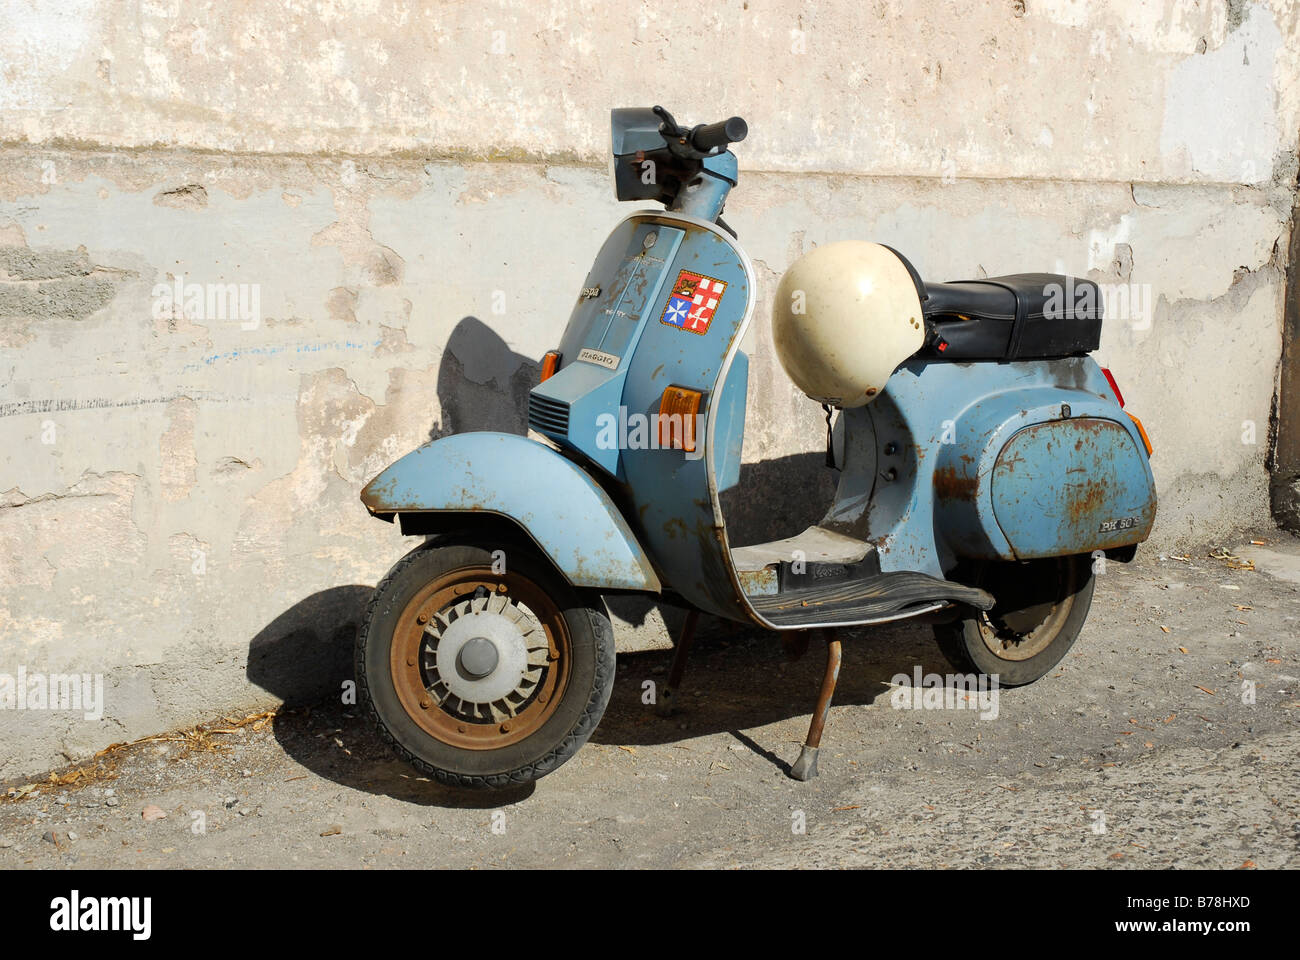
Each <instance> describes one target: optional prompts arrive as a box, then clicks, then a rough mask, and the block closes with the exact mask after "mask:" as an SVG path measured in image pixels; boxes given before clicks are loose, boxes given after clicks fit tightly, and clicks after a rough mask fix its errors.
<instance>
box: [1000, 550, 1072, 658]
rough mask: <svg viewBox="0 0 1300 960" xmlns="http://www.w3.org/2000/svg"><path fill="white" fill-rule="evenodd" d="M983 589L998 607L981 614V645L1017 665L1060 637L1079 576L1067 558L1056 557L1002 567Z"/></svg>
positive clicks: (1040, 651)
mask: <svg viewBox="0 0 1300 960" xmlns="http://www.w3.org/2000/svg"><path fill="white" fill-rule="evenodd" d="M990 581H991V582H990ZM985 586H986V587H987V588H988V589H989V590H990V591H991V592H992V593H993V595H994V596H995V597H997V598H998V603H997V606H995V607H994V608H993V609H992V610H987V611H984V612H982V613H981V614H980V617H979V620H978V621H977V623H978V624H979V632H980V639H981V640H982V641H983V642H984V646H985V647H986V648H988V650H989V652H990V653H992V654H993V655H994V656H995V657H997V658H998V659H999V660H1008V661H1012V662H1019V661H1023V660H1028V659H1029V658H1030V657H1034V656H1037V655H1038V654H1040V653H1042V652H1043V651H1044V650H1046V649H1047V648H1048V647H1049V646H1050V645H1051V644H1052V641H1054V640H1055V639H1056V638H1057V636H1058V635H1059V634H1060V632H1061V628H1062V627H1063V626H1064V625H1065V622H1066V620H1067V618H1068V617H1069V615H1070V608H1071V607H1072V606H1073V604H1074V595H1075V594H1076V593H1077V592H1078V589H1079V575H1078V570H1077V568H1076V566H1075V564H1073V563H1071V562H1070V560H1069V558H1066V557H1058V558H1053V559H1051V560H1042V561H1037V562H1033V563H1029V564H1016V565H1006V566H1003V567H1002V568H1001V569H1000V570H999V571H998V572H997V573H996V574H993V575H991V576H989V577H987V578H986V583H985Z"/></svg>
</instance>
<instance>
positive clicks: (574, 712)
mask: <svg viewBox="0 0 1300 960" xmlns="http://www.w3.org/2000/svg"><path fill="white" fill-rule="evenodd" d="M494 560H495V561H500V560H504V564H502V563H499V562H497V563H494ZM356 669H357V681H358V686H359V687H360V688H361V691H362V698H363V702H364V703H366V704H367V705H368V708H369V711H370V713H371V717H372V719H373V720H374V721H375V723H376V725H377V726H378V729H379V732H380V735H381V736H383V738H384V739H385V740H386V741H388V743H389V744H391V745H392V746H393V748H394V749H395V750H396V751H397V753H398V755H399V756H401V757H402V758H403V759H405V760H406V761H408V762H409V763H411V764H412V765H413V766H414V767H416V768H417V769H418V770H420V771H421V772H423V773H426V774H428V775H430V776H432V777H435V778H436V779H438V780H439V781H441V782H443V783H448V784H452V785H455V786H462V787H506V786H511V785H516V784H521V783H527V782H529V781H532V780H536V779H537V778H538V777H541V776H543V775H545V774H547V773H549V772H550V771H552V770H554V769H555V768H556V767H558V766H559V765H560V764H562V763H563V762H564V761H565V760H567V759H569V757H571V756H573V754H574V753H576V752H577V751H578V748H579V747H581V746H582V745H583V744H584V743H585V742H586V741H587V739H588V738H589V737H590V736H591V734H592V731H594V730H595V728H596V724H597V723H599V722H600V718H601V715H602V714H603V713H604V712H605V706H606V704H607V703H608V702H609V695H610V691H611V689H612V688H613V682H614V638H613V632H612V630H611V628H610V625H609V619H608V618H607V616H606V615H605V611H604V605H603V603H601V601H600V600H599V598H595V599H594V601H593V599H592V598H590V597H583V596H582V595H580V594H579V593H578V592H577V591H575V590H574V589H573V588H572V587H570V586H569V585H568V584H566V583H565V582H564V581H563V580H561V579H560V578H559V577H558V576H557V575H556V574H555V573H554V572H553V571H552V570H551V568H550V565H549V564H547V563H546V562H545V560H543V559H542V558H540V557H538V556H536V555H535V553H534V552H533V551H532V550H530V549H529V548H526V547H518V546H516V547H510V548H508V549H507V550H505V552H504V554H497V555H495V557H494V554H493V552H492V551H491V550H488V549H486V548H484V547H481V546H474V545H468V544H445V543H436V542H435V543H433V544H426V545H424V546H421V547H418V548H416V549H415V550H413V551H411V552H410V553H409V554H407V555H406V556H405V557H403V558H402V559H401V560H399V561H398V562H397V564H396V566H394V567H393V569H392V570H391V571H390V572H389V574H388V576H386V577H385V578H384V580H383V582H382V583H380V585H379V586H378V587H377V588H376V590H375V594H374V596H373V597H372V598H371V601H370V606H369V608H368V610H367V614H366V620H365V623H364V624H363V625H362V628H361V631H360V633H359V634H358V637H357V649H356Z"/></svg>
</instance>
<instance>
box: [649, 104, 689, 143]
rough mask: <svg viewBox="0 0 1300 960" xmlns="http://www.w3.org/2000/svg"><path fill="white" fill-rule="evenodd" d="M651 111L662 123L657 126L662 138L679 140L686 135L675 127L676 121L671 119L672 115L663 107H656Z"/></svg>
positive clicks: (679, 128)
mask: <svg viewBox="0 0 1300 960" xmlns="http://www.w3.org/2000/svg"><path fill="white" fill-rule="evenodd" d="M651 109H652V110H653V112H654V115H655V116H656V117H658V118H659V119H660V120H661V121H662V122H661V123H660V124H659V133H660V134H661V135H662V136H665V137H674V138H677V139H680V138H681V137H683V136H685V135H686V132H685V131H684V130H682V128H681V127H679V126H678V125H677V121H676V120H674V119H673V115H672V114H671V113H669V112H668V111H667V110H665V109H664V108H663V107H659V106H656V107H653V108H651Z"/></svg>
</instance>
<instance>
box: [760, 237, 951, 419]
mask: <svg viewBox="0 0 1300 960" xmlns="http://www.w3.org/2000/svg"><path fill="white" fill-rule="evenodd" d="M772 336H773V339H774V340H775V341H776V354H777V356H778V357H780V358H781V366H783V367H785V372H786V373H787V374H789V376H790V379H791V380H793V381H794V382H795V386H797V387H798V388H799V389H800V390H802V391H803V392H804V393H806V394H808V396H810V397H812V398H813V399H814V400H816V401H818V402H819V403H828V404H831V405H832V406H836V407H861V406H863V405H864V404H867V403H870V402H871V400H873V399H874V398H875V397H876V396H877V395H878V394H879V393H880V391H881V390H883V389H884V387H885V381H886V380H888V379H889V375H890V374H891V373H893V372H894V370H895V368H896V367H897V366H898V365H899V364H900V363H902V362H903V361H904V360H906V359H907V358H908V357H910V356H911V355H912V354H914V353H916V351H918V350H920V349H921V346H922V345H923V344H924V342H925V324H924V321H923V320H922V317H921V298H920V295H919V294H918V293H917V284H916V281H915V280H914V279H913V277H912V272H911V269H910V268H909V267H908V265H907V263H906V262H905V261H904V260H903V258H902V257H900V256H899V255H898V254H896V253H895V252H894V251H893V250H890V249H889V248H888V247H884V246H881V245H880V244H878V243H866V242H865V241H862V240H846V241H844V242H841V243H830V244H826V245H825V246H821V247H817V248H815V249H813V250H811V251H810V252H808V253H806V254H804V255H803V256H802V257H800V258H799V259H798V260H796V261H795V262H794V263H793V264H792V265H791V267H790V269H789V270H787V271H786V272H785V276H784V277H782V278H781V284H780V286H778V287H777V290H776V301H775V302H774V303H773V305H772Z"/></svg>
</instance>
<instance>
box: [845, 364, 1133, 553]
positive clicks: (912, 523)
mask: <svg viewBox="0 0 1300 960" xmlns="http://www.w3.org/2000/svg"><path fill="white" fill-rule="evenodd" d="M844 416H845V417H846V418H848V419H849V423H848V428H849V432H850V435H851V436H852V437H853V443H852V444H850V449H849V450H848V451H847V452H846V461H845V464H844V469H843V471H842V473H841V476H840V483H839V487H838V489H837V490H836V499H835V504H834V505H833V506H832V508H831V511H830V513H829V514H828V515H827V517H826V520H825V521H823V522H824V523H825V524H826V525H827V526H830V527H831V528H832V529H838V530H840V531H842V532H845V533H848V534H849V535H851V536H856V537H858V538H860V539H863V540H867V541H869V542H871V543H873V544H874V545H875V546H876V548H877V552H878V556H879V559H880V565H881V569H883V570H886V571H892V570H918V571H921V572H923V573H928V574H931V575H932V576H943V575H944V574H945V572H947V571H950V570H951V569H952V568H953V566H954V565H955V564H956V562H957V561H958V560H960V559H963V558H972V559H989V560H993V559H1004V560H1013V559H1016V558H1017V557H1018V556H1021V554H1019V553H1018V551H1017V548H1016V547H1015V546H1013V544H1012V542H1011V540H1009V539H1008V533H1007V532H1005V531H1004V528H1003V525H1002V524H1001V523H999V518H998V515H997V513H996V512H995V507H994V496H993V485H994V475H995V469H996V467H997V464H998V457H999V455H1000V454H1001V453H1002V452H1003V449H1004V448H1005V447H1006V446H1007V444H1008V443H1009V442H1010V441H1011V439H1012V437H1014V436H1015V435H1016V434H1017V433H1018V432H1019V431H1021V430H1024V429H1025V428H1026V427H1032V426H1034V425H1036V424H1056V423H1069V422H1073V421H1074V420H1075V419H1078V418H1084V419H1089V420H1105V421H1110V422H1112V423H1113V424H1114V430H1113V431H1111V432H1107V433H1105V434H1103V435H1101V436H1099V437H1098V443H1099V444H1101V445H1102V446H1105V447H1106V448H1107V450H1108V451H1109V452H1108V453H1102V451H1101V447H1099V448H1098V455H1099V456H1110V457H1113V458H1115V459H1114V465H1115V470H1117V471H1119V472H1121V473H1122V474H1123V483H1122V484H1119V483H1118V481H1117V482H1116V484H1114V485H1112V486H1109V487H1107V488H1106V490H1104V491H1103V492H1101V493H1098V494H1094V497H1095V498H1096V500H1097V502H1096V504H1095V508H1096V513H1095V514H1093V513H1090V514H1089V516H1090V517H1092V516H1096V517H1099V518H1100V517H1103V516H1104V517H1105V518H1107V519H1109V518H1110V517H1111V516H1114V517H1115V518H1117V519H1122V518H1123V517H1125V516H1154V511H1155V485H1154V480H1153V478H1152V476H1151V468H1150V464H1149V463H1148V462H1147V459H1146V456H1145V455H1144V454H1141V455H1139V456H1137V457H1136V458H1134V457H1132V456H1131V453H1132V451H1134V450H1138V451H1140V450H1141V446H1140V444H1141V438H1140V436H1139V435H1138V433H1137V428H1136V427H1134V426H1133V424H1132V421H1131V420H1129V418H1128V417H1127V416H1125V414H1124V413H1123V411H1122V410H1121V409H1120V407H1119V404H1117V403H1116V402H1115V399H1114V397H1113V395H1112V394H1111V392H1110V387H1109V385H1108V384H1107V383H1106V380H1105V377H1104V376H1103V375H1102V373H1101V368H1100V367H1098V366H1097V364H1096V362H1095V361H1093V360H1092V359H1091V358H1090V357H1077V358H1071V359H1066V360H1053V361H1019V362H1015V363H927V362H925V361H922V360H913V361H909V362H908V363H905V364H903V366H902V367H900V368H899V369H898V370H897V371H896V372H895V373H894V375H893V376H892V377H891V378H890V380H889V383H888V385H887V386H886V388H885V389H884V391H882V393H881V395H880V396H879V397H878V398H877V399H876V400H875V401H873V402H872V403H871V404H870V405H868V406H867V407H865V408H861V409H859V410H849V411H845V414H844ZM1048 435H1049V434H1048V433H1044V434H1043V437H1044V438H1046V437H1047V436H1048ZM1076 439H1077V438H1076ZM1044 446H1045V444H1044ZM1059 452H1060V445H1059V444H1058V443H1054V444H1053V459H1051V460H1050V461H1047V462H1046V464H1045V466H1044V468H1043V469H1041V470H1039V471H1037V473H1036V475H1035V479H1034V482H1033V483H1034V489H1033V491H1032V492H1031V491H1030V490H1029V489H1028V488H1027V487H1025V488H1015V487H1012V486H1009V485H1008V486H1007V487H1006V488H1005V489H1006V491H1007V492H1006V493H1005V494H1003V496H1004V498H1005V497H1010V498H1018V499H1020V500H1022V501H1025V502H1035V499H1036V498H1037V499H1044V498H1051V497H1058V496H1066V495H1067V494H1066V493H1065V492H1064V491H1066V489H1067V488H1068V485H1069V484H1070V483H1071V482H1073V480H1072V477H1073V475H1071V474H1067V472H1066V471H1067V470H1069V469H1073V468H1075V467H1077V466H1078V464H1074V463H1072V462H1070V461H1069V458H1063V457H1060V456H1056V454H1057V453H1059ZM1034 455H1035V456H1038V455H1040V453H1039V452H1035V454H1034ZM1008 462H1010V461H1008ZM1139 493H1140V498H1141V500H1142V502H1143V503H1144V504H1147V506H1145V507H1143V508H1141V509H1139V508H1138V507H1137V506H1136V505H1135V504H1134V502H1133V500H1132V499H1131V496H1133V497H1136V496H1138V495H1139ZM1026 498H1028V499H1027V500H1026ZM1003 510H1004V513H1005V514H1006V515H1007V516H1009V514H1010V510H1009V506H1007V505H1004V507H1003ZM1008 522H1009V523H1010V521H1008ZM1087 522H1089V523H1090V522H1091V520H1090V519H1089V520H1088V521H1087ZM1101 522H1103V520H1101V519H1099V520H1098V523H1099V524H1100V523H1101ZM1082 523H1083V521H1080V522H1079V524H1075V525H1074V530H1075V532H1074V533H1065V532H1062V530H1063V527H1062V521H1061V520H1060V519H1059V518H1056V517H1054V516H1052V515H1042V514H1038V513H1036V512H1035V511H1034V510H1033V509H1030V510H1025V511H1023V512H1022V514H1021V515H1020V516H1019V518H1018V520H1017V521H1016V523H1015V537H1016V538H1017V543H1018V544H1020V546H1021V548H1022V549H1025V550H1030V551H1033V552H1031V553H1026V554H1023V556H1040V555H1049V554H1042V553H1039V552H1037V551H1039V550H1040V549H1043V548H1044V545H1046V544H1048V543H1055V544H1056V546H1057V547H1059V548H1060V549H1058V550H1057V551H1056V552H1057V553H1078V552H1086V551H1090V550H1092V549H1098V547H1096V546H1094V545H1092V543H1091V542H1090V541H1088V539H1087V538H1084V537H1081V536H1077V535H1076V534H1077V532H1078V530H1079V529H1080V528H1081V527H1080V524H1082ZM1030 528H1034V531H1035V532H1033V533H1032V534H1031V533H1029V530H1030ZM1148 530H1149V525H1148V526H1147V527H1146V529H1145V530H1143V529H1137V530H1134V529H1132V528H1130V530H1129V538H1128V539H1126V540H1125V541H1124V542H1125V543H1136V542H1138V541H1140V540H1142V539H1145V536H1146V532H1147V531H1148Z"/></svg>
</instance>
